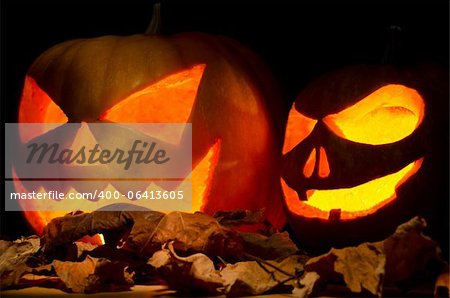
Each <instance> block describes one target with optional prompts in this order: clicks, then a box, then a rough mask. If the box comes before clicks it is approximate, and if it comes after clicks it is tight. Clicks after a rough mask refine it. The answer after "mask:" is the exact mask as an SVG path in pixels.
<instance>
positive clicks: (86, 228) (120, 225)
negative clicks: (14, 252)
mask: <svg viewBox="0 0 450 298" xmlns="http://www.w3.org/2000/svg"><path fill="white" fill-rule="evenodd" d="M155 213H156V214H159V215H160V216H161V217H162V216H163V215H162V214H161V213H159V212H155ZM132 223H133V220H132V217H131V215H130V214H129V212H120V211H109V212H106V211H95V212H92V213H81V214H68V215H65V216H63V217H57V218H54V219H52V221H51V222H50V223H49V224H48V225H47V226H46V227H45V228H44V235H43V237H42V245H43V250H44V251H45V252H51V251H53V250H54V249H57V248H58V247H59V246H61V245H64V244H70V243H72V242H74V241H76V240H78V239H80V238H82V237H83V236H86V235H89V236H93V235H95V234H99V233H107V232H109V231H123V232H124V231H125V230H126V229H127V228H128V227H129V226H131V225H132Z"/></svg>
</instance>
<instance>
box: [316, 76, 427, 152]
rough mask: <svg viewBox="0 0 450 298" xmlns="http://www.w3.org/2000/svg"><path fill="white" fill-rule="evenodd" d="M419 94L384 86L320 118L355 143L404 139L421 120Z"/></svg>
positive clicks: (420, 99) (378, 142)
mask: <svg viewBox="0 0 450 298" xmlns="http://www.w3.org/2000/svg"><path fill="white" fill-rule="evenodd" d="M424 112H425V104H424V101H423V99H422V97H421V96H420V94H419V93H418V92H417V91H416V90H414V89H412V88H408V87H406V86H403V85H394V84H392V85H386V86H384V87H381V88H379V89H378V90H376V91H375V92H373V93H371V94H370V95H369V96H367V97H365V98H364V99H362V100H360V101H359V102H357V103H356V104H354V105H353V106H351V107H349V108H347V109H345V110H343V111H341V112H339V113H337V114H332V115H328V116H327V117H325V118H324V119H323V121H324V122H325V124H326V125H327V126H328V127H329V128H330V129H331V130H332V131H333V132H334V133H335V134H337V135H338V136H340V137H342V138H345V139H348V140H350V141H353V142H357V143H364V144H371V145H381V144H389V143H394V142H397V141H399V140H402V139H404V138H405V137H407V136H409V135H410V134H412V133H413V132H414V130H416V128H417V127H418V126H419V125H420V123H421V122H422V120H423V117H424Z"/></svg>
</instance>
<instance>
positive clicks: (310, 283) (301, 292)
mask: <svg viewBox="0 0 450 298" xmlns="http://www.w3.org/2000/svg"><path fill="white" fill-rule="evenodd" d="M319 279H320V276H319V274H317V273H316V272H307V273H306V274H305V275H304V276H303V278H302V280H301V281H300V285H298V286H297V285H296V286H295V287H294V290H292V295H293V296H294V297H298V298H303V297H309V296H310V295H311V294H313V291H314V289H315V288H316V286H317V283H318V281H319Z"/></svg>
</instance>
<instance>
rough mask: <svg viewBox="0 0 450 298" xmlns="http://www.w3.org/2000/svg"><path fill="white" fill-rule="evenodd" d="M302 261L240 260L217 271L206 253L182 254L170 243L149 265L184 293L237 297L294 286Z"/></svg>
mask: <svg viewBox="0 0 450 298" xmlns="http://www.w3.org/2000/svg"><path fill="white" fill-rule="evenodd" d="M302 261H303V259H302V257H300V256H290V257H288V258H286V259H285V260H283V261H282V262H280V263H277V262H274V261H267V262H264V263H260V262H256V261H248V262H238V263H236V264H227V265H226V266H225V268H223V269H222V270H216V269H215V267H214V263H213V262H212V261H211V259H209V258H208V257H207V256H206V255H204V254H194V255H190V256H188V257H180V256H178V255H177V254H176V252H175V250H174V248H173V245H172V244H169V245H168V248H165V249H163V250H160V251H158V252H156V253H155V254H154V255H153V257H152V258H150V260H149V261H148V264H149V265H151V266H153V267H155V268H156V269H157V270H158V272H159V273H160V274H161V276H162V277H163V278H164V279H165V280H166V281H167V282H168V283H169V284H170V285H171V286H172V287H174V288H176V289H178V290H179V291H180V292H184V293H186V292H188V293H202V294H210V295H218V294H225V293H226V294H227V295H232V296H236V295H256V294H262V293H264V292H267V291H269V290H271V289H273V288H275V287H277V286H279V285H281V284H290V285H291V286H292V285H293V283H294V281H295V279H296V277H298V275H299V274H300V271H301V270H302V269H303V262H302ZM268 264H269V265H272V266H275V267H276V268H278V270H276V269H274V268H273V267H271V266H268ZM280 271H285V272H287V274H284V273H281V272H280Z"/></svg>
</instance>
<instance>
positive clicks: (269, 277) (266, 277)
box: [220, 255, 304, 296]
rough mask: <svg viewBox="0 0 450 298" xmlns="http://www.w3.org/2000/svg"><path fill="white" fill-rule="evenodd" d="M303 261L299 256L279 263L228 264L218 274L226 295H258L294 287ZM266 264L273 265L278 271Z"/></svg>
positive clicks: (250, 262)
mask: <svg viewBox="0 0 450 298" xmlns="http://www.w3.org/2000/svg"><path fill="white" fill-rule="evenodd" d="M303 261H304V259H303V258H302V257H301V256H297V255H295V256H289V257H287V258H286V259H284V260H283V261H281V262H275V261H267V262H265V263H260V262H256V261H248V262H238V263H236V264H228V265H227V266H226V267H225V268H224V269H222V271H221V272H220V274H221V276H222V277H223V278H224V279H225V285H226V292H227V294H228V295H231V296H243V295H259V294H263V293H265V292H267V291H270V290H272V289H274V288H276V287H277V286H280V285H289V286H291V287H294V284H295V282H296V280H297V278H298V277H299V275H300V274H301V273H302V272H303V264H304V262H303ZM267 264H271V265H273V266H274V267H276V268H278V270H276V269H274V268H273V267H271V266H268V265H267ZM281 271H284V272H286V273H288V274H289V275H287V274H285V273H282V272H281Z"/></svg>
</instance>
